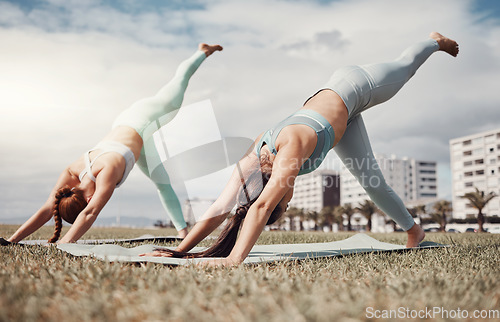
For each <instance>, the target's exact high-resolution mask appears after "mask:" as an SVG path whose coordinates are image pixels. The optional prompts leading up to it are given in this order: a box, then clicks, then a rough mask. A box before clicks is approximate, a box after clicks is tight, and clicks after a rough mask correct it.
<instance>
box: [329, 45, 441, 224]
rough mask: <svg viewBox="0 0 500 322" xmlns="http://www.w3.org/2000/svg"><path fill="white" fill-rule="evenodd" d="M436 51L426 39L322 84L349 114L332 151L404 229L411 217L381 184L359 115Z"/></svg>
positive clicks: (393, 91) (387, 95) (387, 96)
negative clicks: (386, 59) (388, 59)
mask: <svg viewBox="0 0 500 322" xmlns="http://www.w3.org/2000/svg"><path fill="white" fill-rule="evenodd" d="M437 50H439V45H438V44H437V42H436V41H435V40H433V39H429V40H426V41H423V42H420V43H417V44H415V45H413V46H411V47H409V48H408V49H406V50H405V51H404V52H403V53H402V54H401V56H400V57H399V58H398V59H396V60H394V61H392V62H388V63H381V64H371V65H363V66H349V67H344V68H341V69H340V70H338V71H337V72H335V73H334V74H333V76H332V78H331V79H330V81H329V82H328V83H327V84H326V85H325V88H328V89H331V90H333V91H334V92H336V93H337V94H339V96H340V97H341V98H342V100H343V101H344V103H345V104H346V106H347V109H348V112H349V118H348V126H347V129H346V131H345V133H344V136H343V137H342V139H341V140H340V142H339V143H338V144H337V145H336V146H335V147H334V150H335V152H336V153H337V155H338V156H339V158H340V159H341V160H342V162H343V163H344V165H345V166H346V168H347V169H348V170H349V171H350V172H351V173H352V174H353V175H354V177H356V179H357V180H358V182H359V183H360V184H361V186H362V187H363V188H364V189H365V190H366V192H367V194H368V195H369V196H370V198H371V199H372V200H373V202H375V204H376V205H377V206H378V207H379V208H380V209H381V210H382V211H383V212H384V213H386V214H387V215H388V216H389V217H391V218H392V219H393V220H394V221H395V222H396V223H397V224H398V225H399V226H400V227H401V228H402V229H404V230H408V229H410V228H411V227H412V226H413V225H414V221H413V218H412V216H411V215H410V214H409V213H408V210H407V209H406V207H405V205H404V204H403V202H402V201H401V199H400V198H399V197H398V195H397V194H396V193H395V192H394V190H392V188H391V187H389V185H387V183H386V182H385V179H384V176H383V174H382V172H381V171H380V168H379V165H378V163H377V160H376V159H375V156H374V155H373V152H372V148H371V145H370V140H369V139H368V134H367V132H366V128H365V125H364V123H363V119H362V117H361V115H360V113H361V112H363V111H365V110H367V109H368V108H370V107H372V106H374V105H377V104H380V103H382V102H385V101H387V100H388V99H390V98H391V97H393V96H394V95H395V94H396V93H397V92H398V91H399V90H400V89H401V88H402V87H403V85H404V84H405V83H406V82H407V81H408V80H409V79H410V78H411V77H412V76H413V75H414V74H415V72H416V71H417V69H418V68H419V67H420V66H421V65H422V64H423V63H424V62H425V61H426V59H427V58H429V56H430V55H431V54H432V53H434V52H436V51H437Z"/></svg>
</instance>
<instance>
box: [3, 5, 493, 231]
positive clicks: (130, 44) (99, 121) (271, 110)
mask: <svg viewBox="0 0 500 322" xmlns="http://www.w3.org/2000/svg"><path fill="white" fill-rule="evenodd" d="M431 31H439V32H441V33H442V34H444V35H447V36H449V37H450V38H453V39H455V40H457V41H458V42H459V44H460V54H459V57H458V58H452V57H451V56H448V55H446V54H444V53H436V54H434V55H433V56H432V57H430V59H429V60H428V61H427V62H426V63H425V64H424V65H423V66H422V67H421V68H420V70H419V71H418V72H417V74H416V75H415V76H414V77H413V78H412V79H411V81H410V82H409V83H408V84H407V85H406V86H405V87H404V88H403V89H402V90H401V91H400V92H399V93H398V94H397V95H396V96H395V97H394V98H393V99H391V100H390V101H388V102H386V103H384V104H382V105H379V106H376V107H374V108H372V109H371V110H369V111H366V112H365V113H364V120H365V123H366V126H367V129H368V133H369V135H370V140H371V143H372V146H373V150H374V151H375V152H376V153H382V154H395V155H396V156H398V157H404V156H407V157H410V158H415V159H418V160H431V161H437V162H438V186H439V197H440V198H446V199H449V198H451V175H450V165H449V162H450V161H449V159H450V158H449V140H450V139H453V138H457V137H461V136H466V135H469V134H473V133H477V132H481V131H487V130H493V129H496V128H499V127H500V113H499V107H500V95H499V93H498V83H499V80H500V79H499V78H500V76H499V75H500V59H499V58H500V57H499V56H500V2H499V1H494V0H491V1H485V0H441V1H434V0H418V1H409V0H408V1H406V0H405V1H401V0H338V1H320V0H317V1H314V0H313V1H310V0H309V1H306V0H288V1H285V0H255V1H244V0H231V1H229V0H200V1H181V0H173V1H160V0H145V1H132V0H124V1H118V0H114V1H100V0H86V1H82V0H32V1H28V0H17V1H5V0H0V44H1V45H0V46H1V49H0V115H1V117H0V137H1V140H0V151H2V152H1V156H0V222H2V220H3V221H4V222H5V221H7V219H12V218H19V221H20V222H22V221H23V220H24V219H26V217H28V216H30V215H31V214H33V213H34V212H35V211H36V210H37V209H38V208H39V207H40V206H41V205H42V203H43V202H44V201H45V200H46V198H47V196H48V194H49V192H50V190H51V189H52V187H53V185H54V184H55V182H56V179H57V177H58V175H59V173H60V172H61V171H62V170H63V169H64V168H65V167H66V166H67V165H69V164H70V163H71V162H73V161H74V160H76V159H77V158H78V157H80V156H81V155H82V154H83V153H84V152H85V151H86V150H88V149H90V148H91V147H93V146H94V145H95V144H96V143H97V142H99V141H100V140H101V139H102V138H103V137H104V136H105V135H106V133H107V132H108V131H109V130H110V128H111V124H112V122H113V120H114V118H115V117H116V116H117V115H118V114H119V113H120V112H121V111H122V110H124V109H125V108H127V107H128V106H130V105H131V104H132V103H133V102H135V101H137V100H138V99H141V98H143V97H147V96H150V95H153V94H154V93H155V91H156V90H158V89H159V88H160V87H161V86H162V85H164V84H165V83H166V82H168V80H169V79H170V78H171V77H172V76H173V73H174V71H175V68H176V67H177V65H178V64H179V63H180V62H181V61H182V60H183V59H185V58H187V57H189V56H190V55H191V54H192V53H193V52H194V51H195V50H196V47H197V44H198V43H200V42H206V43H211V44H216V43H217V44H221V45H222V46H224V50H223V51H222V52H220V53H215V54H214V55H213V56H211V57H209V58H208V59H207V60H206V61H205V62H204V63H203V65H202V66H201V67H200V69H199V70H198V71H197V73H196V74H195V75H194V77H193V78H192V80H191V82H190V85H189V88H188V90H187V92H186V96H185V100H184V103H185V105H189V104H194V103H197V102H200V101H204V100H207V99H208V100H210V102H211V104H212V108H213V113H214V115H215V118H216V120H217V125H218V128H219V130H220V134H221V136H223V137H246V138H254V137H256V136H257V135H258V134H260V133H261V132H262V131H265V130H266V129H268V128H269V127H271V126H273V125H274V124H275V123H277V122H278V121H280V120H281V119H282V118H284V117H286V116H287V115H289V114H291V113H293V112H294V111H295V110H297V109H298V108H300V107H301V105H302V104H303V102H304V101H305V99H307V98H308V97H309V96H310V95H312V94H314V93H315V92H316V91H317V90H318V89H319V88H320V87H321V86H322V85H323V84H324V83H325V82H326V81H327V80H328V78H329V77H330V75H331V74H332V73H333V71H335V69H337V68H339V67H342V66H345V65H352V64H366V63H374V62H381V61H387V60H391V59H394V58H396V57H397V56H398V55H399V54H400V53H401V52H402V51H403V50H404V49H405V48H406V47H407V46H409V45H411V44H413V43H414V42H417V41H420V40H423V39H426V38H427V36H428V34H429V33H430V32H431ZM176 139H178V140H180V141H182V139H183V134H182V133H179V137H178V138H176ZM326 165H327V166H331V167H335V166H337V165H338V159H337V158H336V156H335V153H334V152H331V153H330V156H329V160H328V162H327V163H326ZM228 173H230V169H229V170H228V171H222V172H221V173H219V174H218V175H219V176H218V177H217V176H209V177H206V178H201V179H200V180H199V182H191V183H190V187H192V189H191V193H190V196H191V197H193V196H199V197H203V198H215V197H217V195H218V192H220V190H221V189H222V187H223V185H224V184H225V182H224V179H223V178H224V177H227V174H228ZM117 214H120V215H122V216H145V217H149V218H158V219H162V220H166V219H167V217H166V215H165V212H164V211H163V209H162V207H161V204H160V202H159V200H158V197H157V195H156V192H155V188H154V186H153V184H152V183H151V182H149V180H148V179H147V178H146V177H145V176H144V175H143V174H142V173H140V171H139V170H138V169H134V170H133V171H132V173H131V174H130V176H129V178H128V179H127V182H126V183H125V184H124V185H123V186H122V187H120V188H119V189H116V191H115V193H114V196H113V197H112V200H111V201H110V202H109V203H108V205H107V206H106V207H105V209H104V210H103V212H102V214H101V215H100V216H103V217H106V216H108V217H111V216H116V215H117ZM9 222H12V221H9Z"/></svg>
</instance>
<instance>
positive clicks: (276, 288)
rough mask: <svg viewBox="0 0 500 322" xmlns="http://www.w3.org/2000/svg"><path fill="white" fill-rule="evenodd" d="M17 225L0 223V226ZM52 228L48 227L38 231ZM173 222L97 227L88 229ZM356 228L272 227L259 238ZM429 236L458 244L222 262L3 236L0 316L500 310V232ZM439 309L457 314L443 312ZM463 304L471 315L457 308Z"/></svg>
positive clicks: (275, 316)
mask: <svg viewBox="0 0 500 322" xmlns="http://www.w3.org/2000/svg"><path fill="white" fill-rule="evenodd" d="M15 228H16V227H14V226H0V236H9V235H10V234H11V233H12V232H13V231H14V229H15ZM51 233H52V228H51V227H46V228H44V229H42V230H41V231H40V233H38V234H37V235H35V236H33V237H34V239H38V238H45V239H46V238H48V237H50V235H51ZM174 233H175V232H174V231H168V230H129V229H118V228H113V229H111V228H109V229H104V228H92V229H91V230H90V231H89V232H88V233H87V235H85V238H123V237H138V236H140V235H142V234H152V235H173V234H174ZM351 235H352V234H350V233H337V234H334V233H319V232H318V233H316V232H314V233H312V232H307V233H298V232H286V233H285V232H265V233H263V234H262V236H261V238H260V239H259V243H261V244H270V243H302V242H325V241H332V240H340V239H345V238H346V237H349V236H351ZM371 236H372V237H374V238H377V239H379V240H382V241H385V242H392V243H399V244H404V243H405V239H406V238H405V234H402V233H392V234H371ZM427 240H431V241H435V242H439V243H446V244H450V245H453V247H449V248H441V249H432V250H425V251H410V252H405V253H382V254H373V253H372V254H364V255H354V256H345V257H337V258H331V259H321V260H305V261H300V262H282V263H278V264H262V265H256V266H240V267H236V268H224V269H203V268H199V267H174V268H170V267H165V266H162V265H155V264H147V265H134V264H119V263H107V262H102V261H98V260H95V259H92V258H77V257H72V256H70V255H67V254H64V253H62V252H61V251H58V250H57V249H56V248H54V247H43V246H38V247H26V248H23V247H18V246H9V247H0V321H61V320H66V321H118V320H119V321H166V320H168V321H357V320H378V319H376V317H377V316H380V317H384V315H385V314H393V318H392V319H388V320H396V319H397V318H402V317H411V316H414V317H415V319H414V320H420V319H419V318H418V316H417V315H420V316H423V317H433V318H434V319H433V320H437V321H440V320H453V321H457V320H474V319H472V318H470V317H471V316H472V314H475V313H476V314H483V317H484V316H486V315H487V314H493V313H495V312H488V310H496V314H498V310H499V309H500V282H499V276H500V274H499V273H500V262H499V258H500V252H499V246H500V235H494V234H477V233H470V234H444V233H429V234H428V235H427ZM137 245H138V244H135V245H133V246H137ZM443 309H444V310H447V311H448V317H450V319H446V312H442V313H439V312H438V310H439V311H441V310H443ZM389 310H393V312H390V311H389ZM433 310H435V311H433ZM458 310H460V311H458ZM475 310H484V311H482V312H474V311H475ZM431 312H434V313H435V314H434V313H433V314H434V315H432V316H431V315H430V314H431ZM394 314H397V315H396V316H395V315H394ZM425 314H427V315H425ZM456 314H459V316H461V317H463V316H464V315H465V314H468V315H469V319H451V317H453V316H456ZM442 317H444V318H442ZM497 317H498V316H497ZM381 320H384V319H381ZM399 320H401V319H399ZM480 320H485V321H488V320H491V321H494V320H496V321H498V320H500V319H495V318H493V317H491V316H490V318H485V319H480Z"/></svg>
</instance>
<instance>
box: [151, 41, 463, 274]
mask: <svg viewBox="0 0 500 322" xmlns="http://www.w3.org/2000/svg"><path fill="white" fill-rule="evenodd" d="M438 50H441V51H444V52H446V53H448V54H450V55H452V56H456V55H457V54H458V44H457V43H456V42H455V41H453V40H451V39H449V38H446V37H444V36H442V35H441V34H439V33H436V32H433V33H431V34H430V38H429V39H427V40H425V41H422V42H419V43H416V44H414V45H412V46H410V47H409V48H407V49H406V50H405V51H404V52H403V53H402V54H401V56H400V57H399V58H397V59H396V60H394V61H391V62H387V63H381V64H371V65H363V66H348V67H344V68H341V69H340V70H338V71H336V72H335V73H334V74H333V75H332V77H331V79H330V80H329V81H328V82H327V83H326V84H325V85H324V86H323V87H322V88H321V89H320V90H319V91H318V92H317V93H316V94H315V95H313V96H312V97H311V98H310V99H308V100H307V101H306V103H305V104H304V106H303V108H302V109H300V110H299V111H298V112H296V113H294V114H292V115H291V116H290V117H288V118H286V119H285V120H283V121H282V122H280V123H278V124H277V125H276V126H275V127H273V128H272V129H270V130H268V131H266V132H265V133H264V134H262V135H261V136H259V137H258V138H257V139H256V140H255V146H254V148H252V152H251V153H249V154H247V156H245V157H244V158H243V159H242V160H241V161H240V162H239V165H238V167H237V168H236V169H235V171H234V173H233V176H232V177H231V179H230V182H229V183H228V184H227V186H226V188H225V189H224V191H223V192H222V194H221V196H220V197H219V198H218V199H217V201H216V202H215V203H214V204H213V205H212V207H210V209H209V210H208V211H207V212H206V213H205V216H204V219H205V220H203V221H199V222H198V223H197V224H196V225H195V226H194V227H193V229H192V230H191V232H190V233H189V234H188V236H187V237H186V238H185V239H184V240H183V241H182V243H181V244H180V245H179V247H178V248H177V249H176V251H160V250H158V251H155V252H153V253H150V254H147V255H153V256H176V257H186V256H187V257H203V256H205V257H207V256H208V257H224V258H223V259H218V260H214V261H209V262H207V265H234V264H239V263H241V262H242V261H243V260H244V259H245V258H246V256H247V255H248V253H249V252H250V250H251V249H252V247H253V245H254V244H255V242H256V241H257V238H258V237H259V235H260V233H261V232H262V230H263V228H264V226H265V225H266V224H270V223H272V222H274V221H275V220H276V219H277V218H279V217H280V215H281V213H282V212H284V210H285V209H286V207H287V205H288V202H289V201H290V199H291V198H292V195H293V184H294V181H295V178H296V177H297V175H301V174H304V173H308V172H311V171H313V170H314V169H316V168H317V167H318V166H319V165H320V164H321V162H322V161H323V159H324V158H325V156H326V154H327V153H328V151H329V150H330V149H332V148H333V149H334V150H335V152H336V153H337V155H338V156H339V157H340V159H341V160H342V161H343V163H344V165H345V166H346V167H347V168H348V169H349V170H350V171H351V173H352V174H353V175H354V176H355V177H356V178H357V179H358V181H359V183H360V184H361V185H362V187H363V188H364V189H365V190H366V191H367V193H368V195H369V196H370V198H371V199H372V200H373V201H374V202H375V203H376V204H377V206H378V207H379V208H380V209H381V210H382V211H383V212H384V213H386V214H387V215H389V216H390V217H391V218H392V219H393V220H394V221H395V222H396V223H398V224H399V226H401V228H403V229H404V230H405V231H407V233H408V242H407V245H406V246H407V247H417V246H418V245H419V243H420V242H421V241H422V239H423V238H424V235H425V234H424V232H423V230H422V228H421V227H420V226H419V225H416V224H415V222H414V221H413V218H412V216H411V215H410V214H409V213H408V211H407V210H406V207H405V206H404V204H403V202H402V201H401V199H400V198H399V197H398V196H397V195H396V193H395V192H394V191H393V190H392V189H391V188H390V187H389V186H388V185H387V183H386V182H385V180H384V177H383V175H382V172H381V171H380V168H379V167H378V164H377V161H376V160H375V157H374V156H373V152H372V149H371V146H370V141H369V139H368V135H367V133H366V129H365V126H364V124H363V119H362V117H361V113H362V112H363V111H365V110H367V109H368V108H370V107H372V106H374V105H377V104H380V103H382V102H385V101H387V100H388V99H390V98H391V97H392V96H394V95H395V94H396V93H397V92H398V91H399V89H401V87H403V85H404V84H405V83H406V82H407V81H408V80H409V79H410V78H411V77H412V76H413V74H415V72H416V71H417V69H418V68H419V67H420V66H421V65H422V64H423V63H424V62H425V61H426V60H427V58H429V57H430V56H431V55H432V54H433V53H434V52H436V51H438ZM255 169H259V170H258V171H259V172H256V170H255ZM271 169H272V171H271ZM256 173H257V174H256ZM373 179H376V180H373ZM241 183H243V185H242V184H241ZM374 183H376V184H374ZM235 204H237V205H239V207H238V208H237V210H236V215H235V216H233V217H232V218H231V220H230V221H229V223H228V225H227V227H226V229H225V230H224V231H223V232H222V233H221V236H220V237H219V239H218V241H217V242H216V244H215V245H214V246H212V247H211V248H210V249H208V250H207V251H205V252H202V253H197V254H192V253H186V252H187V251H189V250H190V249H191V248H192V247H194V246H195V245H196V244H197V243H198V242H199V241H201V240H202V239H203V238H204V237H205V236H207V235H208V234H209V233H211V232H212V231H213V230H214V229H215V227H217V226H218V225H219V224H220V223H222V221H223V220H224V219H225V217H226V216H224V215H223V214H226V213H227V212H229V211H230V210H231V209H232V208H233V206H234V205H235ZM243 219H245V221H244V222H243V225H242V228H241V232H240V235H239V237H238V238H237V235H238V229H239V227H240V225H241V223H242V221H243ZM204 263H205V262H204Z"/></svg>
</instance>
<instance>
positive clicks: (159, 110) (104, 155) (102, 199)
mask: <svg viewBox="0 0 500 322" xmlns="http://www.w3.org/2000/svg"><path fill="white" fill-rule="evenodd" d="M220 50H222V47H221V46H219V45H207V44H200V45H199V48H198V50H197V51H196V53H195V54H194V55H193V56H191V57H190V58H188V59H187V60H185V61H183V62H182V63H181V64H180V65H179V67H178V68H177V71H176V74H175V76H174V78H173V79H172V80H171V81H170V82H169V83H168V84H167V85H165V86H164V87H163V88H161V89H160V91H159V92H158V93H157V94H156V95H155V96H153V97H149V98H146V99H142V100H140V101H138V102H136V103H134V104H133V105H132V106H131V107H130V108H128V109H127V110H125V111H124V112H122V113H121V114H120V115H119V116H118V118H117V119H116V120H115V122H114V123H113V129H112V131H111V132H110V133H109V134H108V135H107V136H106V137H105V138H104V139H103V140H102V141H101V142H99V143H98V144H97V145H96V146H95V147H94V148H93V149H91V150H89V151H87V152H86V153H84V155H83V156H82V157H80V158H79V159H78V160H77V161H75V162H73V163H72V164H70V165H69V166H68V167H67V168H66V169H64V171H63V172H62V173H61V175H60V176H59V179H58V180H57V183H56V185H55V187H54V188H53V189H52V192H51V193H50V196H49V198H48V199H47V201H46V202H45V204H44V205H43V206H42V207H41V208H40V209H39V210H38V211H37V212H36V213H35V214H34V215H33V216H32V217H31V218H30V219H29V220H28V221H26V222H25V223H24V224H23V225H22V226H21V227H20V228H19V229H18V230H17V231H16V232H15V233H14V234H13V235H12V236H11V237H10V238H9V239H8V241H9V242H12V243H15V242H18V241H20V240H22V239H23V238H25V237H26V236H28V235H30V234H32V233H33V232H35V231H36V230H38V229H39V228H40V227H41V226H42V225H44V224H45V223H46V222H47V221H49V220H50V219H51V218H52V217H54V219H55V225H56V227H55V232H54V236H52V238H50V239H49V242H50V243H54V242H56V241H57V240H58V239H59V237H60V234H61V228H62V219H64V220H65V221H67V222H68V223H71V224H72V226H71V228H70V229H69V231H68V232H67V233H66V234H65V235H64V237H63V238H62V239H61V240H60V241H59V243H71V242H75V241H77V240H78V239H79V238H80V237H82V236H83V234H85V232H86V231H87V230H88V229H89V228H90V227H91V226H92V224H93V223H94V221H95V220H96V218H97V216H98V215H99V213H100V212H101V210H102V208H103V207H104V206H105V205H106V203H107V202H108V200H109V199H110V198H111V195H112V194H113V191H114V189H115V188H117V187H119V186H120V185H121V184H122V183H123V182H124V181H125V179H126V178H127V176H128V174H129V173H130V171H131V170H132V168H133V167H134V164H135V163H137V164H138V166H139V168H140V169H141V170H142V171H143V172H144V173H145V174H146V175H147V176H148V177H149V178H150V179H151V180H152V181H153V183H155V185H156V187H157V189H158V193H159V196H160V199H161V201H162V204H163V205H164V207H165V208H166V210H167V212H168V213H169V215H170V217H171V219H172V221H173V223H174V225H175V226H176V228H177V230H178V231H179V236H180V237H185V236H186V234H187V228H186V222H185V221H184V218H183V215H182V210H181V206H180V203H179V200H178V198H177V195H176V194H175V192H174V190H173V189H172V186H171V185H170V184H169V180H168V174H167V173H166V171H163V173H161V172H158V171H155V172H154V176H152V172H151V171H150V169H148V167H147V162H146V155H148V153H156V150H155V149H153V148H151V146H150V145H148V143H150V142H151V140H150V138H151V136H152V134H153V132H154V130H155V129H158V128H159V127H161V126H163V125H165V124H166V123H168V122H169V121H170V120H171V119H172V118H173V117H174V116H175V114H176V113H177V111H178V109H179V108H180V107H181V104H182V100H183V98H184V92H185V91H186V88H187V85H188V82H189V79H190V78H191V76H192V75H193V74H194V72H195V71H196V70H197V69H198V67H199V66H200V65H201V63H202V62H203V61H204V60H205V58H206V57H208V56H210V55H211V54H212V53H214V52H215V51H220ZM148 157H149V155H148Z"/></svg>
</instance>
